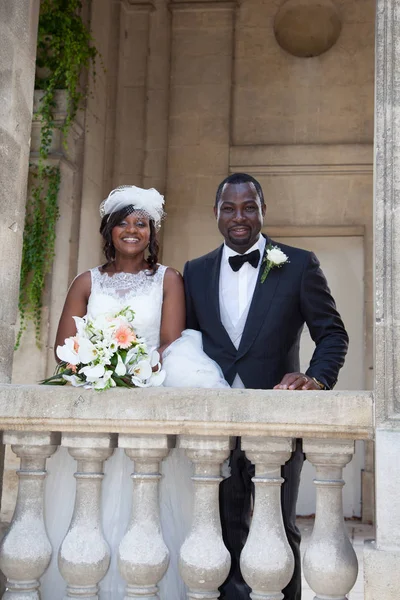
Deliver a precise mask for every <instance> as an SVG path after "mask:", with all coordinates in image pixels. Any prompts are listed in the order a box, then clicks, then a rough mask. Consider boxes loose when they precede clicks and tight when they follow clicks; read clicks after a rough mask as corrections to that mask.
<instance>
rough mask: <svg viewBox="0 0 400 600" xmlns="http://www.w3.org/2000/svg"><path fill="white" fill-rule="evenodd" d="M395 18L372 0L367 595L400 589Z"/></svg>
mask: <svg viewBox="0 0 400 600" xmlns="http://www.w3.org/2000/svg"><path fill="white" fill-rule="evenodd" d="M399 22H400V2H399V0H377V13H376V53H375V55H376V69H375V73H376V85H375V89H376V98H375V265H376V269H375V286H376V287H375V289H376V299H375V301H376V305H375V311H376V315H375V317H376V327H375V348H376V350H375V352H376V373H375V377H376V379H375V411H376V412H375V422H376V436H375V467H376V475H375V477H376V481H375V490H376V496H375V497H376V513H375V514H376V539H375V541H373V542H367V543H366V545H365V547H364V577H365V600H382V598H385V600H397V598H398V597H399V589H400V461H399V460H398V457H399V454H400V266H399V265H400V210H399V209H400V40H399V36H398V25H399Z"/></svg>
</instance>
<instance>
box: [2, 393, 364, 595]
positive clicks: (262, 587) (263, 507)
mask: <svg viewBox="0 0 400 600" xmlns="http://www.w3.org/2000/svg"><path fill="white" fill-rule="evenodd" d="M0 428H1V429H2V430H3V442H4V443H5V444H10V445H11V446H12V449H13V451H14V452H15V454H16V455H17V456H18V457H19V458H20V461H21V467H20V470H19V471H18V476H19V490H18V499H17V504H16V508H15V513H14V517H13V520H12V522H11V525H10V527H9V530H8V532H7V533H6V535H5V537H4V539H3V541H2V544H1V548H0V567H1V570H2V571H3V573H4V574H5V576H6V578H7V591H6V592H5V594H4V596H3V598H5V599H7V600H11V599H13V600H26V599H27V598H32V599H35V600H38V599H39V597H40V596H39V595H38V594H39V592H38V590H39V587H40V584H39V580H40V577H41V576H42V574H43V573H44V571H45V570H46V568H47V566H48V564H49V562H50V559H51V555H52V552H59V569H60V572H61V574H62V576H63V578H64V580H65V582H66V592H65V596H64V598H65V599H72V598H76V597H80V598H88V599H89V598H90V599H91V600H94V599H97V598H98V597H99V596H98V593H99V583H100V581H101V579H102V578H103V577H104V575H105V573H106V572H107V569H108V565H109V562H110V551H109V548H108V545H107V543H106V541H105V539H104V537H103V534H102V527H101V510H100V498H101V486H102V478H103V467H104V461H106V460H107V459H108V458H109V457H110V456H111V455H112V453H113V452H114V448H116V447H117V446H119V447H121V448H124V449H125V452H126V454H127V455H128V456H129V457H130V458H131V459H132V461H134V476H133V482H134V485H133V505H134V510H133V511H132V517H131V522H130V525H129V527H128V530H127V533H126V534H125V537H124V538H123V539H122V540H121V545H120V551H119V556H118V562H119V569H120V572H121V575H122V576H123V578H124V579H125V581H126V598H146V599H157V598H158V596H157V584H158V582H159V581H160V579H161V578H162V577H163V575H164V573H165V572H166V569H167V567H168V550H167V548H166V546H165V544H164V542H163V539H162V534H161V529H160V522H159V510H158V483H159V478H160V475H159V470H160V463H161V461H162V460H163V459H164V458H165V457H166V456H167V455H168V452H169V450H170V448H172V447H174V445H175V444H176V445H178V446H179V447H181V448H183V449H185V452H186V454H187V456H188V457H189V459H190V460H191V461H192V462H193V465H194V476H193V482H194V514H193V523H192V528H191V530H190V532H189V534H188V537H187V538H186V540H185V542H184V544H183V546H182V548H181V553H180V570H181V575H182V578H183V580H184V581H185V583H186V585H187V587H188V590H189V591H188V598H190V599H193V600H194V599H197V600H203V599H204V600H205V599H212V598H215V599H216V598H218V597H219V592H218V586H220V585H221V584H222V582H223V581H224V579H225V578H226V576H227V573H228V571H229V566H230V557H229V554H228V552H227V550H226V549H225V546H224V544H223V542H222V536H221V527H220V522H219V509H218V485H219V482H220V480H221V478H220V465H221V464H222V463H223V461H224V460H225V459H226V458H227V457H228V456H229V452H230V448H231V446H232V441H233V439H232V438H233V436H238V435H240V436H241V437H242V448H243V449H244V450H245V451H246V454H247V456H248V458H249V459H250V460H251V461H252V462H253V463H254V464H255V466H256V474H255V478H254V484H255V490H256V492H255V504H254V513H253V518H252V523H251V529H250V534H249V537H248V540H247V543H246V545H245V547H244V550H243V552H242V556H241V567H242V572H243V575H244V577H245V579H246V581H247V582H248V584H249V585H250V586H251V588H252V589H253V593H252V598H253V600H267V599H268V600H271V599H273V600H279V598H283V595H282V594H281V590H282V588H283V587H285V585H286V584H287V583H288V581H289V580H290V578H291V574H292V571H293V556H292V553H291V550H290V547H289V545H288V543H287V540H286V536H285V532H284V528H283V521H282V516H281V507H280V486H281V483H282V479H281V476H280V469H281V465H283V464H284V463H285V462H286V461H287V460H288V458H289V457H290V453H291V451H292V447H293V439H294V438H297V437H302V438H303V440H304V441H303V447H304V451H305V452H306V454H307V458H308V460H309V461H311V463H312V464H314V465H315V467H316V470H317V476H316V480H315V484H316V493H317V510H316V519H315V524H314V530H313V534H312V537H311V540H310V543H309V546H308V549H307V552H306V555H305V558H304V564H303V569H304V574H305V577H306V579H307V581H308V583H309V585H310V587H311V588H312V589H313V590H314V592H315V594H316V597H318V598H330V599H331V600H335V599H337V600H339V599H340V600H343V599H344V598H345V597H346V594H347V593H348V592H349V591H350V590H351V588H352V586H353V585H354V583H355V580H356V577H357V559H356V556H355V553H354V551H353V548H352V546H351V544H350V542H349V540H348V538H347V534H346V531H345V528H344V520H343V510H342V486H343V480H342V470H343V467H344V466H345V465H346V464H347V463H348V462H349V461H351V459H352V455H353V453H354V440H357V439H371V438H372V431H373V429H372V394H371V393H369V392H278V391H259V390H199V389H198V390H191V389H190V390H189V389H173V388H162V389H147V390H130V391H129V390H122V389H118V390H113V391H112V392H104V393H96V392H89V391H81V390H77V389H74V388H71V387H65V388H59V387H44V386H43V387H39V386H7V385H3V386H0ZM60 444H61V445H62V446H65V447H67V448H68V450H69V453H70V454H71V455H72V457H73V458H74V459H76V461H77V472H76V474H75V478H76V482H75V480H71V486H75V485H76V498H75V508H74V513H73V516H72V521H71V525H70V528H69V530H68V533H67V535H66V537H65V538H64V541H63V543H62V545H61V548H60V549H58V548H52V547H51V544H50V542H49V539H48V536H47V533H46V527H45V515H44V509H43V493H44V485H45V477H46V460H47V458H48V457H50V456H51V455H52V454H53V453H54V452H55V451H56V449H57V446H58V445H60ZM89 499H90V502H89V501H88V500H89ZM88 507H89V508H88ZM143 519H146V527H145V528H143V527H141V525H142V524H143V523H142V520H143ZM144 529H145V531H144ZM149 535H150V538H151V544H152V546H153V547H154V548H157V552H153V553H151V554H152V555H151V558H150V555H149V553H147V554H146V548H147V547H148V545H149ZM266 540H268V543H266ZM80 541H84V544H81V545H80V547H82V548H84V549H85V550H84V552H85V556H82V554H81V553H80V554H78V553H74V552H67V549H68V547H69V546H70V545H71V544H77V543H79V542H80ZM200 543H203V544H206V550H207V551H206V552H205V553H204V552H198V548H199V545H200ZM100 555H101V556H100ZM146 556H149V559H148V560H147V559H146V558H144V557H146ZM100 585H101V584H100Z"/></svg>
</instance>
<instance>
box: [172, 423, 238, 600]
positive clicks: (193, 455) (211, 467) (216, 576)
mask: <svg viewBox="0 0 400 600" xmlns="http://www.w3.org/2000/svg"><path fill="white" fill-rule="evenodd" d="M179 447H180V448H184V449H185V452H186V454H187V456H188V458H189V459H190V460H191V461H192V462H193V465H194V475H193V477H192V481H193V484H194V507H193V519H192V526H191V529H190V531H189V533H188V535H187V537H186V539H185V541H184V543H183V544H182V548H181V551H180V560H179V570H180V572H181V575H182V579H183V580H184V582H185V583H186V585H187V586H188V588H189V590H188V598H190V599H193V600H194V599H198V600H203V599H204V600H206V599H209V600H211V599H214V598H215V599H216V598H219V592H218V588H219V586H220V585H222V584H223V582H224V581H225V579H226V578H227V576H228V573H229V569H230V566H231V557H230V554H229V552H228V550H227V549H226V548H225V545H224V542H223V539H222V530H221V521H220V515H219V494H218V487H219V483H220V481H221V479H222V478H221V477H220V465H221V464H222V463H223V461H224V460H225V459H226V458H227V457H228V456H229V452H230V449H231V443H230V439H229V438H228V437H225V438H223V437H205V436H199V437H191V436H186V435H183V436H181V437H180V439H179Z"/></svg>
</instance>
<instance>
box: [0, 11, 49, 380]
mask: <svg viewBox="0 0 400 600" xmlns="http://www.w3.org/2000/svg"><path fill="white" fill-rule="evenodd" d="M39 4H40V2H39V0H24V2H7V1H5V0H2V1H1V2H0V40H1V41H0V79H1V103H0V165H1V169H0V213H1V216H2V218H1V222H0V255H1V257H2V261H3V268H2V269H1V274H0V297H1V303H0V383H9V382H10V380H11V370H12V360H13V348H14V342H15V331H14V327H15V322H16V319H17V307H18V291H19V271H20V263H21V252H22V234H23V231H24V217H25V204H26V188H27V179H28V163H29V145H30V136H31V122H32V108H33V89H34V79H35V59H36V39H37V27H38V17H39Z"/></svg>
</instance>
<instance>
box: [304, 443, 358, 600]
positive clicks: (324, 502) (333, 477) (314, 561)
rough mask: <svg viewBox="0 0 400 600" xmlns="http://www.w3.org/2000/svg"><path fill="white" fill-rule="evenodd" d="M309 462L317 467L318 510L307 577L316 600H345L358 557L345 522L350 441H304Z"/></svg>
mask: <svg viewBox="0 0 400 600" xmlns="http://www.w3.org/2000/svg"><path fill="white" fill-rule="evenodd" d="M303 448H304V452H305V453H306V457H307V459H308V460H309V461H310V462H311V463H312V464H313V465H314V466H315V467H316V470H317V473H316V478H315V479H314V483H315V485H316V488H317V508H316V514H315V522H314V529H313V532H312V535H311V539H310V542H309V545H308V548H307V550H306V552H305V556H304V562H303V566H304V576H305V578H306V580H307V582H308V584H309V586H310V587H311V589H312V590H313V591H314V592H315V594H316V596H315V600H323V599H325V598H329V599H330V600H346V598H347V594H348V592H349V591H350V590H351V588H352V587H353V586H354V584H355V582H356V579H357V572H358V564H357V557H356V553H355V552H354V549H353V546H352V545H351V543H350V540H349V538H348V535H347V531H346V528H345V524H344V519H343V503H342V488H343V486H344V481H343V479H342V473H343V468H344V467H345V466H346V465H347V463H349V462H350V461H351V459H352V457H353V454H354V442H353V441H351V440H304V442H303Z"/></svg>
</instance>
